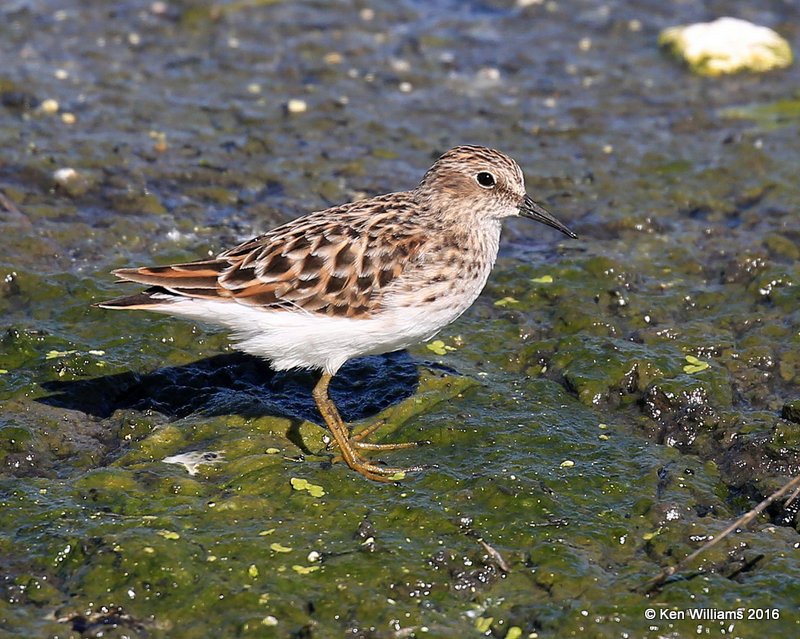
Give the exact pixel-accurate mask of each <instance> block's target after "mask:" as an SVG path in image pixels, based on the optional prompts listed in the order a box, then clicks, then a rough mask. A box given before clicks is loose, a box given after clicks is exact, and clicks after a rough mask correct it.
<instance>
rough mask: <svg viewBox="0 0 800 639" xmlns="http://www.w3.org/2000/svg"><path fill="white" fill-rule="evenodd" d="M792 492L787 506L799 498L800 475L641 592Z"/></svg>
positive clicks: (660, 582)
mask: <svg viewBox="0 0 800 639" xmlns="http://www.w3.org/2000/svg"><path fill="white" fill-rule="evenodd" d="M791 490H793V491H794V493H793V494H792V496H791V497H790V498H789V499H788V500H787V502H786V503H787V504H788V503H790V502H791V501H792V500H793V499H795V498H796V497H797V495H798V493H799V492H800V475H798V476H797V477H794V478H793V479H790V480H789V481H788V482H786V483H785V484H784V485H783V486H782V487H781V488H779V489H778V490H776V491H775V492H774V493H772V494H771V495H770V496H769V497H767V498H766V499H765V500H764V501H762V502H761V503H760V504H758V506H756V507H755V508H753V509H752V510H749V511H748V512H746V513H745V514H744V515H742V516H741V517H739V519H737V520H736V521H735V522H733V523H732V524H731V525H730V526H728V527H727V528H726V529H725V530H723V531H722V532H721V533H720V534H719V535H717V536H716V537H714V538H713V539H711V540H709V541H707V542H706V543H704V544H703V545H702V546H700V548H698V549H697V550H695V551H694V552H693V553H692V554H690V555H688V556H686V557H684V558H683V559H682V560H681V561H679V562H678V563H677V564H675V565H674V566H670V567H669V568H665V569H664V570H662V571H661V572H660V573H659V574H658V575H656V576H655V577H654V578H653V579H651V580H650V581H648V582H647V583H645V584H644V586H642V588H641V590H642V591H643V592H644V593H645V594H647V593H650V592H652V591H653V590H655V589H656V588H658V587H659V586H661V585H662V584H663V583H664V582H665V581H666V580H667V579H669V578H670V577H671V576H672V575H674V574H675V573H677V572H679V571H681V570H683V569H684V568H685V567H686V566H687V564H689V563H690V562H691V561H692V560H694V559H695V558H697V556H698V555H700V554H701V553H704V552H705V551H706V550H708V549H709V548H711V547H712V546H714V545H716V544H717V543H718V542H720V541H722V540H723V539H725V537H727V536H728V535H730V534H731V533H732V532H734V531H735V530H737V529H739V528H742V527H744V526H746V525H747V524H749V523H750V522H751V521H753V520H754V519H755V518H756V517H757V516H758V515H759V513H761V512H762V511H763V510H764V509H765V508H767V506H769V505H770V504H771V503H773V502H774V501H777V500H778V499H780V498H781V497H783V496H784V495H785V494H786V493H788V492H789V491H791Z"/></svg>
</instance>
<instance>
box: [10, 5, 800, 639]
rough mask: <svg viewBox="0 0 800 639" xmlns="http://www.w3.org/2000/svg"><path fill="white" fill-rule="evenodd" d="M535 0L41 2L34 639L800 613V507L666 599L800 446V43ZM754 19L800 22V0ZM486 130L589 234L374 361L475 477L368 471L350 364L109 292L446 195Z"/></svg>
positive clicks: (25, 58) (441, 463)
mask: <svg viewBox="0 0 800 639" xmlns="http://www.w3.org/2000/svg"><path fill="white" fill-rule="evenodd" d="M522 4H525V3H522ZM527 4H530V6H527V7H522V8H519V7H517V6H515V5H514V3H512V2H502V1H495V2H493V1H489V2H485V3H457V2H442V3H437V4H436V5H435V6H430V4H429V3H423V2H412V1H407V2H376V3H370V5H369V8H367V7H366V6H364V5H362V4H360V3H348V2H336V3H322V2H316V3H314V2H306V3H289V2H257V1H254V2H235V3H234V2H228V3H215V4H211V3H203V2H191V3H190V2H168V3H164V4H163V6H159V4H158V3H156V4H149V3H138V2H120V3H114V4H113V8H112V7H111V5H109V3H103V2H96V1H95V2H55V1H50V2H48V1H44V0H29V1H25V0H17V1H12V2H10V3H9V2H7V3H3V6H2V8H0V18H1V19H0V25H2V26H0V34H2V37H0V54H1V55H2V56H3V60H4V61H5V62H6V63H5V64H4V65H3V68H2V71H0V97H2V106H1V107H0V139H2V140H4V142H5V143H4V145H3V147H4V149H3V154H2V158H0V189H1V190H2V193H3V194H4V195H5V197H6V198H8V200H10V202H11V203H12V204H13V205H15V206H6V207H0V225H1V226H2V233H0V275H2V277H3V279H2V283H0V309H2V318H3V322H2V326H0V328H2V329H3V335H2V339H0V371H2V372H0V402H2V412H0V463H2V469H1V470H0V472H1V473H2V474H0V574H2V581H1V582H0V589H2V593H3V597H2V601H0V636H9V637H27V636H42V637H56V636H57V637H81V636H84V637H99V636H105V637H108V636H113V637H170V638H174V637H178V638H184V637H186V638H191V637H207V636H209V635H210V634H213V635H214V636H225V637H229V636H231V637H232V636H264V637H268V636H297V637H327V636H339V635H341V634H343V633H345V632H347V633H348V634H350V635H352V636H356V637H407V636H418V637H422V636H431V637H450V636H458V635H466V634H469V635H475V636H477V635H479V634H488V635H489V636H493V637H510V638H512V639H513V638H514V637H518V636H522V637H528V636H537V635H538V636H540V637H566V636H573V635H581V636H587V637H663V636H670V637H688V636H695V635H697V634H703V635H704V636H723V635H724V636H726V637H731V636H732V637H762V636H779V635H780V636H791V633H793V632H795V633H796V629H797V626H798V623H800V615H798V612H797V602H798V600H799V597H800V586H798V583H800V581H798V580H799V579H800V565H799V564H798V559H797V557H798V555H797V552H798V551H797V548H798V543H800V537H798V517H797V511H796V509H795V510H792V509H791V508H788V509H784V508H782V507H773V508H771V509H770V510H769V511H768V512H767V513H766V514H764V515H763V516H762V517H761V518H759V519H758V520H757V521H756V522H755V523H754V524H753V525H751V526H750V527H749V528H748V529H747V530H745V531H742V532H740V533H737V534H735V535H733V536H731V537H729V538H728V539H726V540H725V541H723V542H722V543H721V544H719V546H717V547H716V548H714V549H713V550H711V551H710V552H709V553H707V554H705V555H704V556H703V557H702V559H700V560H698V561H697V562H696V563H695V564H694V565H692V566H691V567H690V569H689V570H688V571H686V572H685V573H683V575H682V576H681V578H679V579H677V580H675V581H673V582H671V583H668V584H667V585H665V586H664V587H663V588H662V589H660V590H658V591H656V592H653V593H650V594H649V595H644V594H641V592H639V591H638V590H637V588H638V587H639V586H641V585H642V584H643V583H644V582H646V581H647V580H648V579H649V578H651V577H653V576H655V575H656V574H657V573H658V572H660V570H661V569H662V568H663V567H665V566H669V565H674V564H675V563H676V562H677V561H679V560H680V559H681V558H682V557H684V556H686V555H687V554H689V553H690V552H692V551H693V550H694V549H695V548H697V547H699V545H701V544H702V543H703V541H705V540H706V539H707V538H708V536H709V535H713V534H716V533H717V532H719V531H721V530H722V529H723V528H725V526H727V524H728V523H730V522H731V521H732V520H733V519H735V517H737V516H738V515H739V514H741V513H743V512H745V511H746V510H748V509H749V508H751V507H752V506H753V505H754V504H755V503H756V502H757V501H758V500H759V499H760V498H761V497H763V496H765V495H767V494H769V493H770V492H771V491H772V490H774V489H775V488H777V487H779V486H780V485H781V484H782V483H783V482H784V481H786V479H788V477H789V476H790V475H793V474H797V473H798V472H799V471H800V468H799V467H800V463H799V459H798V449H799V448H800V425H799V424H798V421H800V405H798V403H797V402H798V401H799V400H800V392H799V390H798V382H800V355H798V352H800V349H798V346H800V311H799V310H798V309H799V308H800V306H799V305H798V288H797V284H798V282H800V217H799V216H798V214H797V207H798V202H799V201H800V187H798V183H797V179H796V175H797V173H798V157H800V155H799V153H800V142H798V140H800V136H798V122H800V118H798V113H799V112H800V110H799V109H798V106H797V95H796V87H797V86H799V85H800V84H799V82H798V80H800V71H798V67H797V65H795V67H793V68H790V69H789V70H786V71H782V72H779V73H770V74H766V75H758V76H755V75H739V76H734V77H730V78H720V79H705V78H697V77H693V76H691V75H690V74H689V73H688V72H687V71H686V70H685V69H683V68H682V67H681V66H680V65H679V64H677V63H675V62H674V61H672V60H670V59H669V58H667V57H666V56H664V55H663V54H662V53H661V52H659V51H658V50H657V48H656V46H655V40H656V36H657V34H658V32H659V30H660V29H661V28H663V27H665V26H669V25H673V24H678V23H685V22H692V21H696V20H703V19H707V18H709V17H712V16H716V15H720V14H721V13H725V12H729V11H730V10H731V9H730V6H729V5H730V3H723V2H717V3H710V4H705V5H702V7H701V6H700V5H694V4H692V3H681V2H673V3H667V4H665V3H663V2H658V3H656V2H646V1H637V2H634V3H613V4H604V3H600V2H595V1H591V0H586V1H582V2H577V3H565V2H561V3H559V2H549V3H527ZM162 9H163V10H162ZM737 9H738V10H739V13H738V14H737V15H738V17H742V18H746V19H750V20H753V21H754V22H758V23H761V24H766V25H768V26H772V27H773V28H776V29H777V30H778V31H779V32H780V33H781V34H782V35H783V36H784V37H786V38H788V39H789V41H790V42H792V43H793V44H794V43H796V42H798V40H799V39H800V38H799V37H798V36H800V29H799V28H798V22H797V21H796V19H795V18H796V12H794V11H793V10H792V8H791V7H790V6H789V5H788V4H787V5H782V4H779V3H772V4H766V3H765V4H761V5H750V4H748V5H747V6H745V5H744V4H742V5H741V6H738V7H737ZM796 48H797V47H796V46H795V49H796ZM48 99H52V100H56V101H57V102H58V111H57V112H55V113H46V112H44V111H46V109H43V106H47V105H48V103H46V102H45V101H46V100H48ZM292 99H295V100H303V101H304V102H305V103H306V107H307V110H306V111H305V112H302V113H289V112H287V109H286V105H287V103H288V102H289V100H292ZM65 114H72V118H70V117H66V118H65V117H64V115H65ZM72 119H74V122H73V121H72ZM70 122H71V123H70ZM461 143H479V144H487V145H490V146H495V147H498V148H500V149H502V150H504V151H506V152H508V153H509V154H510V155H512V156H513V157H515V158H516V159H517V160H518V161H519V162H520V164H521V165H522V167H523V169H524V170H525V172H526V177H527V184H528V189H529V191H530V192H531V193H532V194H534V195H535V196H536V197H537V199H539V200H540V201H542V202H544V203H546V205H547V206H548V208H549V209H550V210H551V211H553V212H554V213H555V214H556V215H557V216H558V217H559V218H560V219H562V220H563V221H565V222H566V223H567V224H568V225H569V226H570V227H572V228H573V229H574V230H576V231H577V232H578V233H579V235H580V240H578V241H571V240H564V239H562V238H561V237H558V236H557V234H556V233H555V232H554V231H551V230H550V229H546V228H544V227H542V226H539V225H534V224H529V223H526V222H525V221H518V222H511V223H509V224H508V225H507V226H508V228H507V229H506V231H505V234H504V240H503V247H504V248H503V254H502V255H501V258H500V260H499V261H498V265H497V267H496V269H495V272H494V274H493V276H492V278H491V280H490V282H489V285H488V286H487V290H486V291H485V293H484V295H483V296H482V297H481V298H480V299H479V300H478V302H477V303H476V304H475V306H474V307H473V308H472V309H471V310H470V311H469V312H468V313H467V314H466V315H465V316H464V317H462V318H461V319H460V320H459V321H458V322H457V323H455V324H454V325H452V326H450V327H448V328H447V329H446V330H445V331H444V332H443V333H442V335H440V339H441V340H442V341H443V342H444V344H445V345H446V346H448V347H451V349H452V350H445V354H444V355H439V354H437V353H436V352H435V351H441V349H440V348H435V349H433V350H432V349H429V348H427V347H426V346H425V345H420V346H419V347H416V348H414V349H412V351H411V352H410V353H409V354H400V355H395V356H391V357H387V358H371V359H367V360H363V361H360V362H353V363H352V364H351V365H350V366H349V368H348V370H346V371H345V374H343V375H342V377H341V379H338V380H337V381H336V382H335V383H334V386H333V392H334V395H335V398H336V400H337V402H338V403H339V404H340V405H341V406H342V409H343V413H344V415H345V417H346V418H347V419H349V420H370V419H373V418H375V416H376V415H381V416H382V417H385V418H386V420H387V421H386V425H385V426H384V427H383V428H382V429H381V430H380V431H379V433H378V437H379V438H381V437H384V438H386V439H387V440H388V441H403V440H410V439H415V440H416V439H427V440H430V441H431V442H432V444H431V445H430V446H426V447H423V448H417V449H412V450H408V451H400V452H396V453H393V454H391V455H386V459H387V460H388V461H390V462H391V463H392V464H397V465H402V464H426V465H436V466H438V467H437V468H436V469H435V470H430V471H428V472H425V473H422V474H420V475H419V476H414V477H409V478H408V479H407V480H406V481H404V482H402V483H400V484H398V485H377V484H374V483H370V482H366V481H364V480H363V479H361V478H360V477H358V476H356V475H355V474H354V473H352V472H348V471H347V469H345V468H343V467H342V466H341V465H338V464H337V465H333V466H331V465H330V463H329V460H330V454H329V453H328V452H327V451H326V450H325V445H326V441H327V439H326V432H325V431H324V430H323V429H321V428H319V427H318V426H316V425H315V424H314V423H313V422H315V421H317V420H318V416H317V415H316V412H315V410H314V408H313V404H312V402H311V400H310V397H309V395H308V393H309V389H310V388H311V386H312V384H313V382H314V378H313V376H311V375H309V374H280V375H273V374H272V373H271V372H270V371H269V369H268V368H267V367H265V366H264V365H263V364H262V363H260V362H257V361H254V360H252V359H251V358H247V357H244V356H240V355H237V354H235V353H233V352H230V350H229V348H228V347H227V341H226V339H225V337H224V335H220V334H218V333H215V332H213V331H212V330H209V329H207V328H206V327H201V326H193V325H191V324H190V323H185V322H179V321H173V320H170V319H169V318H166V317H160V316H151V315H147V314H139V313H129V314H124V313H110V312H108V311H103V310H100V309H95V308H91V307H90V304H91V303H93V302H96V301H99V300H101V299H104V298H107V297H111V296H113V295H115V294H118V292H119V291H120V289H119V287H118V286H117V285H115V284H114V283H113V278H112V277H111V276H110V275H109V271H110V270H111V269H113V268H115V267H119V266H122V265H130V264H139V263H150V262H153V263H166V262H169V261H175V260H188V259H194V258H199V257H202V256H204V255H207V254H209V253H214V252H216V251H218V250H220V249H221V248H223V247H225V246H228V245H230V244H232V243H233V242H236V241H239V240H243V239H246V238H247V237H249V236H251V235H253V234H255V233H258V232H260V231H263V230H265V229H268V228H270V227H271V226H273V225H274V224H276V223H278V222H282V221H285V220H287V219H290V218H292V217H294V216H295V215H298V214H300V213H302V212H306V211H309V210H313V209H318V208H322V207H325V206H328V205H331V204H334V203H340V202H344V201H348V200H351V199H353V198H354V197H359V196H361V195H363V194H376V193H381V192H387V191H392V190H398V189H405V188H409V187H411V186H413V185H414V184H415V183H416V182H417V181H418V179H419V177H420V176H421V175H422V172H423V171H424V170H425V169H426V168H427V167H428V166H429V165H430V163H431V161H432V159H433V158H434V157H435V156H436V155H437V154H439V153H440V152H442V151H444V150H446V149H447V148H449V147H450V146H453V145H456V144H461ZM68 167H70V168H73V169H75V170H76V171H77V172H78V177H77V178H76V179H74V180H71V181H68V183H66V184H61V185H57V184H56V181H55V179H54V177H53V174H54V172H55V171H57V170H58V169H63V168H68ZM687 356H689V357H694V358H696V360H697V361H695V360H690V359H687ZM706 365H707V366H706ZM782 414H783V415H784V416H785V417H786V418H785V419H784V418H782V417H781V415H782ZM792 420H795V421H792ZM187 453H196V455H195V457H188V458H187V457H179V461H180V460H181V459H182V460H183V461H184V463H183V464H181V463H165V462H164V461H163V460H164V459H165V458H169V457H175V456H181V455H184V454H187ZM204 454H205V457H204V456H203V455H204ZM198 461H199V462H200V463H199V464H198V465H194V464H193V463H192V462H198ZM189 471H192V472H194V474H190V472H189ZM292 479H295V481H294V482H292V481H291V480H292ZM297 480H306V482H308V483H309V484H310V487H309V484H304V483H303V482H302V481H299V482H298V481H297ZM316 487H318V488H316ZM321 493H323V494H321ZM479 540H482V542H481V541H479ZM491 549H494V551H495V552H496V553H499V556H500V557H502V560H500V559H498V555H497V554H495V552H492V550H491ZM506 569H507V570H506ZM690 608H713V609H714V610H716V611H721V612H722V613H727V614H731V611H732V613H733V614H734V618H733V619H728V620H720V619H711V620H709V619H706V620H700V621H696V620H691V619H689V618H684V619H679V618H675V617H676V616H678V617H679V616H680V615H681V614H683V615H684V616H686V615H688V614H689V613H688V612H686V611H688V610H689V609H690ZM648 609H650V610H654V611H656V619H654V620H649V619H647V618H646V611H647V610H648ZM739 609H742V612H741V613H739V612H738V611H739ZM662 610H665V611H667V612H668V614H663V613H661V611H662ZM750 610H753V611H755V612H749V611H750ZM764 610H767V611H769V612H766V613H764V612H758V611H764ZM773 611H777V612H773ZM739 614H741V615H742V616H743V617H744V618H743V619H738V618H736V616H738V615H739ZM748 614H749V615H751V616H754V617H755V618H754V619H748V618H747V616H748ZM776 615H777V617H778V618H777V619H776V618H775V616H776ZM670 616H672V619H668V618H667V617H670ZM516 629H518V630H516Z"/></svg>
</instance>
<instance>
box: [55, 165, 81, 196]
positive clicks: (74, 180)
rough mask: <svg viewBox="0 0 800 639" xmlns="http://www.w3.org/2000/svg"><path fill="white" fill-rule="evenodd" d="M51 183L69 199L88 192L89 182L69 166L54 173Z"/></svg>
mask: <svg viewBox="0 0 800 639" xmlns="http://www.w3.org/2000/svg"><path fill="white" fill-rule="evenodd" d="M53 181H54V182H55V183H56V185H57V186H58V188H59V189H62V190H63V191H65V192H66V193H67V194H68V195H69V196H70V197H80V196H81V195H83V194H84V193H86V191H88V190H89V180H87V179H86V177H84V176H83V175H82V174H81V173H79V172H78V171H76V170H75V169H73V168H72V167H69V166H66V167H64V168H62V169H58V170H57V171H54V172H53Z"/></svg>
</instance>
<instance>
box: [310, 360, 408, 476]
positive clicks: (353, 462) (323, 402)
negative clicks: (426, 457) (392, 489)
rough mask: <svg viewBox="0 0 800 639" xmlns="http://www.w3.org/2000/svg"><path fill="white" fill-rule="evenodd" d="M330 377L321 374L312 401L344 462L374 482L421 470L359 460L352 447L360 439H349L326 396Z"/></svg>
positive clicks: (329, 399) (334, 406)
mask: <svg viewBox="0 0 800 639" xmlns="http://www.w3.org/2000/svg"><path fill="white" fill-rule="evenodd" d="M332 377H333V376H332V375H331V374H329V373H322V376H321V377H320V378H319V382H317V385H316V386H315V387H314V390H313V391H312V393H311V394H312V395H313V397H314V401H315V402H316V403H317V408H319V412H320V414H321V415H322V418H323V419H324V420H325V423H326V424H327V425H328V428H330V431H331V434H332V435H333V439H334V440H335V441H336V445H337V446H338V447H339V450H340V451H341V453H342V459H343V460H344V462H345V463H346V464H347V465H348V466H349V467H350V468H352V469H353V470H355V471H356V472H357V473H360V474H361V475H363V476H364V477H366V478H367V479H373V480H375V481H394V480H393V479H390V476H391V475H395V474H397V473H405V472H411V471H417V470H422V467H420V466H414V467H412V468H387V467H385V466H378V465H376V464H372V463H370V462H367V461H364V459H362V458H361V456H360V455H359V454H358V451H356V446H354V444H356V445H358V444H360V443H361V442H360V441H359V439H360V438H359V439H356V440H355V442H354V441H353V440H352V439H351V437H350V433H349V430H348V428H347V425H346V424H345V423H344V422H343V421H342V418H341V416H340V415H339V411H338V410H337V409H336V404H334V403H333V400H332V399H331V398H330V396H329V395H328V386H329V385H330V383H331V378H332ZM389 446H390V447H392V446H394V445H392V444H389Z"/></svg>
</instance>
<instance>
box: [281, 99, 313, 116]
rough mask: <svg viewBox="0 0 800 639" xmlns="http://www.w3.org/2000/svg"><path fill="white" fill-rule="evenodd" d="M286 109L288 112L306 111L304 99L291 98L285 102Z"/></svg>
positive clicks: (306, 106)
mask: <svg viewBox="0 0 800 639" xmlns="http://www.w3.org/2000/svg"><path fill="white" fill-rule="evenodd" d="M286 110H287V111H288V112H289V113H305V112H306V111H308V105H307V104H306V101H305V100H300V99H298V98H292V99H291V100H289V101H288V102H287V103H286Z"/></svg>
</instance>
